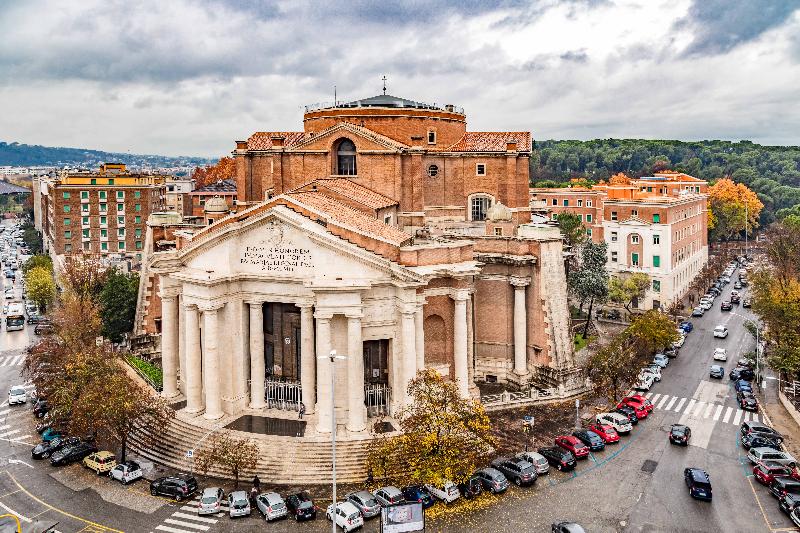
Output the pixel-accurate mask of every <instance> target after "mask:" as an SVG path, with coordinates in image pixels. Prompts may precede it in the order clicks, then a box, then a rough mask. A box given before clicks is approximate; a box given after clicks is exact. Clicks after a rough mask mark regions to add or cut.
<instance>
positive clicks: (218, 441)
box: [195, 433, 259, 488]
mask: <svg viewBox="0 0 800 533" xmlns="http://www.w3.org/2000/svg"><path fill="white" fill-rule="evenodd" d="M258 456H259V451H258V445H257V444H256V443H255V442H254V441H252V440H250V439H234V438H232V437H230V436H229V435H227V434H225V433H218V434H216V435H214V436H212V437H211V439H210V441H209V443H208V444H207V445H206V446H204V447H203V448H201V449H200V451H199V452H198V453H197V455H196V456H195V464H196V465H197V467H198V468H199V469H200V470H201V471H202V472H203V475H207V474H208V471H209V470H210V469H211V467H213V466H218V467H220V468H222V469H224V470H226V471H227V472H228V473H230V474H231V475H232V476H233V479H234V488H238V487H239V476H240V475H241V474H242V473H243V472H244V471H246V470H253V469H254V468H255V467H256V464H258Z"/></svg>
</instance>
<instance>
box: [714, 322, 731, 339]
mask: <svg viewBox="0 0 800 533" xmlns="http://www.w3.org/2000/svg"><path fill="white" fill-rule="evenodd" d="M727 336H728V328H727V327H726V326H723V325H719V326H717V327H715V328H714V337H715V338H718V339H724V338H725V337H727Z"/></svg>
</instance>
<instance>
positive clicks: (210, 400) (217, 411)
mask: <svg viewBox="0 0 800 533" xmlns="http://www.w3.org/2000/svg"><path fill="white" fill-rule="evenodd" d="M218 310H219V308H218V307H214V308H210V309H203V341H204V342H203V344H204V346H203V385H205V393H206V412H205V413H204V414H203V416H204V417H205V418H208V419H209V420H216V419H217V418H222V415H223V412H222V397H221V395H220V376H219V372H220V368H219V347H218V341H217V338H218V324H217V311H218Z"/></svg>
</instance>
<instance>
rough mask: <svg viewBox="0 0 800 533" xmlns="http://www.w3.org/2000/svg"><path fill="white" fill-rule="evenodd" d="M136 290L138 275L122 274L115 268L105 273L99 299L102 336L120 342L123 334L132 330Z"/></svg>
mask: <svg viewBox="0 0 800 533" xmlns="http://www.w3.org/2000/svg"><path fill="white" fill-rule="evenodd" d="M138 292H139V276H138V275H136V274H133V273H131V274H123V273H121V272H119V271H118V270H117V269H114V270H112V271H111V272H109V273H108V274H107V277H106V282H105V284H104V285H103V289H102V290H101V291H100V298H99V300H100V308H101V311H100V317H101V319H102V321H103V336H104V337H107V338H109V339H111V342H117V343H118V342H122V338H123V335H124V334H125V333H130V332H131V331H133V322H134V319H135V317H136V298H137V296H138Z"/></svg>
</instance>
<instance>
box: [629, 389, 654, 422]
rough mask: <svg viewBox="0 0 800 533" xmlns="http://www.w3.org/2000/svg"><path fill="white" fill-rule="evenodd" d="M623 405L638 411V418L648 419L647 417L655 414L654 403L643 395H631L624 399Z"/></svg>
mask: <svg viewBox="0 0 800 533" xmlns="http://www.w3.org/2000/svg"><path fill="white" fill-rule="evenodd" d="M622 403H624V404H625V405H629V406H631V407H633V408H634V409H636V416H638V417H639V418H647V415H648V414H650V413H652V412H653V402H651V401H650V400H648V399H647V398H645V397H644V396H642V395H641V394H631V395H630V396H626V397H625V398H623V399H622ZM640 413H641V414H640Z"/></svg>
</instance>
